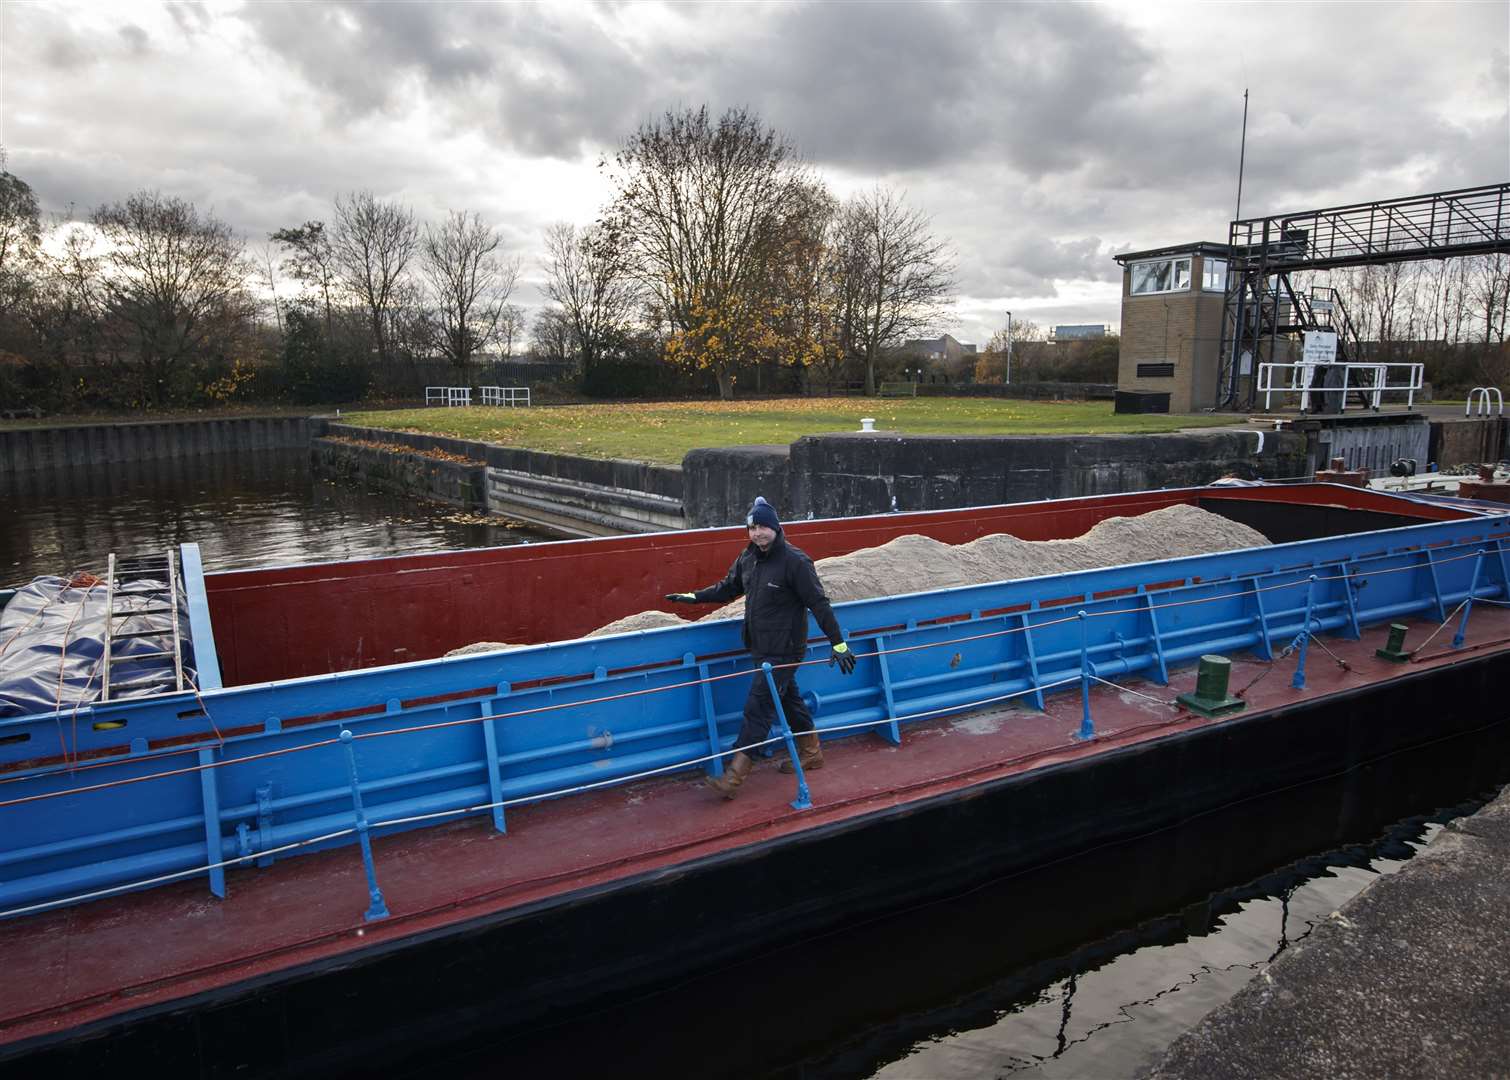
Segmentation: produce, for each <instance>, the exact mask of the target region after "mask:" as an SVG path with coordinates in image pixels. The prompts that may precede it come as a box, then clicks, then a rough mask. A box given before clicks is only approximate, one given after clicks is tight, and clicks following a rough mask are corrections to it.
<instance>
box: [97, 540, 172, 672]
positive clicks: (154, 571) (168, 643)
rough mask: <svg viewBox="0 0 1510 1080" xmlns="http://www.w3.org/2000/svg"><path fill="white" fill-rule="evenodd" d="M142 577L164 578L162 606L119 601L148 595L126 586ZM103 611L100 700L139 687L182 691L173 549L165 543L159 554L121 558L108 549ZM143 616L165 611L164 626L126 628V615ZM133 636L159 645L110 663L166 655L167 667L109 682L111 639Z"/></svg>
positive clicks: (155, 580) (137, 660)
mask: <svg viewBox="0 0 1510 1080" xmlns="http://www.w3.org/2000/svg"><path fill="white" fill-rule="evenodd" d="M146 581H154V582H162V581H165V582H167V585H168V603H167V604H166V605H163V604H148V605H146V606H133V607H127V606H125V604H124V602H123V601H124V600H125V599H126V598H130V597H143V596H146V595H150V594H147V593H143V592H142V591H140V590H138V591H136V592H132V591H130V586H132V585H133V584H136V583H140V582H146ZM105 610H106V619H105V656H104V665H103V666H104V676H103V679H102V681H101V684H100V686H101V688H100V700H101V701H109V700H110V699H111V697H112V695H116V694H118V692H119V691H122V690H139V689H142V688H144V687H149V686H158V687H160V689H159V690H158V691H157V692H159V693H165V692H168V691H170V690H182V689H183V688H184V665H183V632H182V629H181V627H180V626H179V608H178V565H177V560H176V559H175V558H174V557H173V549H172V548H169V549H168V550H167V551H166V552H164V553H163V554H161V555H136V556H131V557H129V558H124V559H118V558H117V557H116V556H115V554H114V553H112V554H111V556H110V563H109V568H108V570H107V572H106V581H105ZM144 615H168V616H169V619H168V624H169V625H168V627H167V628H163V629H155V630H154V629H146V630H131V629H129V626H130V623H131V620H132V619H137V618H141V617H142V616H144ZM136 638H156V639H158V640H159V641H160V642H161V645H162V647H161V648H159V649H156V650H154V651H151V652H138V653H132V654H131V655H130V656H125V657H121V658H119V660H118V661H114V662H117V663H119V664H121V665H127V664H132V665H134V664H136V663H138V662H140V661H143V660H155V659H158V658H168V657H171V658H172V660H173V668H172V670H171V671H167V670H161V671H151V672H149V673H148V674H146V675H144V676H139V677H137V678H133V679H130V680H129V681H126V682H116V683H112V682H111V665H112V662H113V660H114V657H113V654H114V649H115V643H116V642H123V641H128V640H133V639H136Z"/></svg>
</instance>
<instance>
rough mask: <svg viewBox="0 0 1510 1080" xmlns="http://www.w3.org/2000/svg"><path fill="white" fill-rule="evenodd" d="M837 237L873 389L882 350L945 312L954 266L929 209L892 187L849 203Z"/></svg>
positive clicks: (867, 383) (867, 386)
mask: <svg viewBox="0 0 1510 1080" xmlns="http://www.w3.org/2000/svg"><path fill="white" fill-rule="evenodd" d="M840 243H841V244H842V245H843V246H844V248H845V252H844V257H843V260H842V263H843V271H844V273H846V274H847V275H850V276H851V280H850V281H849V282H848V283H847V285H846V287H847V288H848V289H850V290H851V291H852V293H853V299H854V303H855V307H856V314H857V315H858V318H857V319H856V321H855V323H854V326H853V334H854V346H855V348H856V350H857V351H858V352H859V353H860V355H861V356H862V357H863V358H864V360H865V392H866V393H867V394H873V393H875V388H876V376H875V370H876V360H877V359H878V358H879V357H880V355H881V353H882V351H883V350H884V349H886V348H888V347H891V346H894V345H898V344H900V343H901V342H902V341H903V340H904V339H906V338H907V337H908V336H909V335H911V334H914V333H917V332H918V331H920V330H922V329H923V328H924V327H927V326H929V325H931V324H934V323H937V322H938V321H940V320H941V319H942V318H944V315H945V307H946V305H947V304H948V302H949V300H950V299H951V297H950V293H951V292H952V290H953V288H954V266H953V263H952V261H951V259H950V255H949V250H948V247H947V246H946V245H945V244H944V242H943V241H941V240H939V239H938V238H936V237H935V236H934V235H933V233H932V232H931V231H930V229H929V221H928V218H927V216H926V215H924V214H922V213H921V212H919V211H917V210H913V209H910V208H909V207H908V206H907V205H906V203H905V202H904V201H903V199H902V197H901V196H900V195H898V194H896V193H895V192H893V191H891V190H889V189H887V188H882V187H877V188H875V189H874V190H873V191H871V192H869V193H867V194H864V195H858V196H856V197H854V198H853V199H851V200H850V201H849V202H848V203H847V204H846V205H845V207H844V210H843V214H842V221H841V225H840Z"/></svg>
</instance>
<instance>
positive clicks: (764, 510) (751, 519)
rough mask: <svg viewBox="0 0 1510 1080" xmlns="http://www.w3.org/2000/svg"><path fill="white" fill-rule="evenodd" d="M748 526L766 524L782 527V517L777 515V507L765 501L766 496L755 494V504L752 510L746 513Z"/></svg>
mask: <svg viewBox="0 0 1510 1080" xmlns="http://www.w3.org/2000/svg"><path fill="white" fill-rule="evenodd" d="M745 525H746V527H748V526H750V525H764V526H766V527H767V528H770V529H779V528H781V519H780V518H778V517H777V516H776V508H775V507H774V506H772V505H771V504H770V503H768V502H766V501H765V498H764V496H761V495H757V496H755V504H754V505H753V506H751V507H750V512H749V513H748V514H746V515H745Z"/></svg>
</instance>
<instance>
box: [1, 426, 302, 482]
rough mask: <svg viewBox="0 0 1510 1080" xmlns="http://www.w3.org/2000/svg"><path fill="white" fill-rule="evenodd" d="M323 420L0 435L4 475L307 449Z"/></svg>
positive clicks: (62, 429)
mask: <svg viewBox="0 0 1510 1080" xmlns="http://www.w3.org/2000/svg"><path fill="white" fill-rule="evenodd" d="M323 425H324V421H323V420H319V419H316V418H309V417H303V416H245V417H235V418H230V419H219V420H158V421H148V422H142V423H124V424H76V425H70V426H67V427H53V428H12V429H9V430H4V431H0V472H18V473H19V472H27V471H31V470H34V469H53V468H62V467H67V466H70V465H97V464H101V463H107V462H116V461H150V460H156V459H162V458H175V457H195V456H199V455H203V454H221V453H231V452H239V451H246V450H277V449H286V448H290V447H301V446H306V445H308V443H309V440H310V438H311V436H312V435H315V434H318V433H319V430H320V429H321V428H322V427H323Z"/></svg>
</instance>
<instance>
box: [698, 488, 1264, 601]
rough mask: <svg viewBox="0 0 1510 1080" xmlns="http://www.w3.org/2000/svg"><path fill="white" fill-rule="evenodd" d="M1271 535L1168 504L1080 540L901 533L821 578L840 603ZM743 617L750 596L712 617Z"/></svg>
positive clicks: (1196, 551)
mask: <svg viewBox="0 0 1510 1080" xmlns="http://www.w3.org/2000/svg"><path fill="white" fill-rule="evenodd" d="M1268 543H1269V541H1268V540H1267V539H1266V538H1265V537H1264V535H1263V534H1262V533H1260V532H1258V531H1256V530H1254V529H1250V528H1249V527H1248V526H1246V525H1241V524H1239V523H1237V522H1235V521H1229V520H1227V519H1226V518H1224V517H1222V516H1221V515H1219V514H1212V513H1208V512H1207V511H1205V510H1202V509H1200V508H1199V507H1195V506H1187V505H1184V504H1180V505H1177V506H1167V507H1165V508H1164V509H1162V510H1154V511H1151V512H1149V513H1147V514H1139V515H1138V516H1137V517H1113V518H1107V519H1106V520H1105V521H1102V522H1100V523H1099V524H1097V525H1096V526H1095V527H1094V528H1093V529H1091V530H1090V532H1088V533H1086V534H1085V535H1084V536H1080V537H1076V538H1075V539H1073V540H1019V539H1018V538H1017V537H1015V536H1009V535H1007V534H1006V533H997V534H995V535H992V536H983V537H981V538H980V539H979V540H972V541H971V542H970V543H968V544H957V545H953V544H944V543H941V542H939V541H937V540H930V539H929V538H928V537H926V536H899V537H897V538H896V539H895V540H893V541H891V542H890V543H887V544H882V545H881V546H880V547H873V548H864V549H862V550H860V551H852V552H850V553H849V554H848V555H835V556H834V557H832V558H829V559H819V560H818V561H817V563H816V566H817V568H818V576H819V578H820V579H821V580H822V581H823V587H824V590H825V591H826V592H827V593H828V598H829V599H830V600H831V601H833V602H834V603H836V604H837V603H840V602H842V601H845V600H868V599H870V598H872V597H876V596H896V595H899V594H901V593H912V592H926V591H928V590H930V589H948V588H954V587H956V586H960V585H984V584H987V583H989V582H993V581H1014V580H1016V579H1018V578H1026V577H1042V576H1043V575H1046V574H1064V573H1069V572H1071V571H1074V570H1094V569H1096V568H1098V567H1103V566H1120V565H1122V564H1124V563H1139V562H1151V561H1152V560H1154V559H1177V558H1183V557H1185V556H1189V555H1209V554H1211V553H1212V552H1217V551H1235V550H1238V549H1240V548H1250V547H1262V546H1265V545H1267V544H1268ZM743 614H744V597H740V598H739V599H738V600H735V601H734V602H733V603H731V604H725V605H724V606H723V607H721V608H719V609H718V610H717V611H715V612H713V614H711V615H709V616H707V618H709V619H729V618H735V617H739V616H742V615H743Z"/></svg>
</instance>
